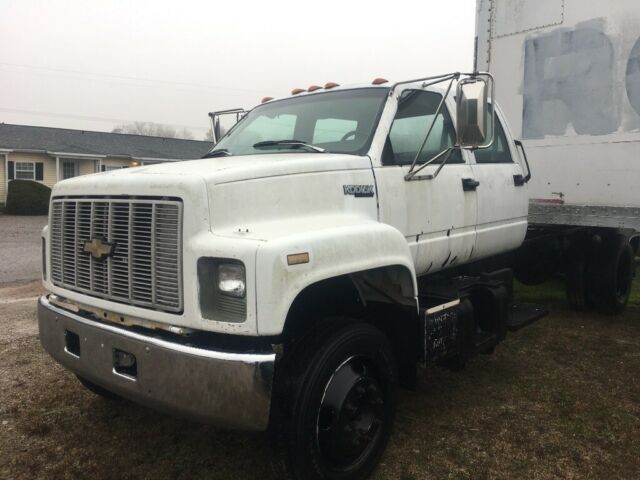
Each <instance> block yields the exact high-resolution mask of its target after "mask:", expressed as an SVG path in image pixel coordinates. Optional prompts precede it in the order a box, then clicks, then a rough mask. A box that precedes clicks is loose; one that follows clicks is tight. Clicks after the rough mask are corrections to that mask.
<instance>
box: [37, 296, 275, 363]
mask: <svg viewBox="0 0 640 480" xmlns="http://www.w3.org/2000/svg"><path fill="white" fill-rule="evenodd" d="M39 302H40V304H41V305H42V306H43V307H46V308H48V309H49V310H52V311H53V312H55V313H58V314H60V315H63V316H65V317H67V318H70V319H72V320H75V321H76V322H79V323H82V324H84V325H87V326H90V327H94V328H99V329H101V330H105V331H107V332H111V333H115V334H117V335H122V336H123V337H126V338H130V339H132V340H138V341H140V342H145V343H149V344H151V345H155V346H156V347H161V348H166V349H168V350H174V351H176V352H180V353H184V354H186V355H195V356H197V357H204V358H211V359H214V360H225V361H230V362H241V363H246V364H254V363H256V362H274V361H275V359H276V354H275V353H235V352H219V351H216V350H206V349H204V348H197V347H190V346H188V345H180V344H179V343H172V342H167V341H166V340H162V339H160V338H155V337H149V336H146V335H141V334H139V333H135V332H130V331H128V330H125V329H123V328H120V327H115V326H112V325H106V324H104V323H99V322H96V321H93V320H88V319H86V318H84V317H82V316H80V315H78V314H76V313H73V312H71V311H68V310H64V309H62V308H59V307H57V306H55V305H53V304H52V303H51V302H50V301H49V299H48V298H47V297H46V296H45V295H43V296H41V297H40V299H39Z"/></svg>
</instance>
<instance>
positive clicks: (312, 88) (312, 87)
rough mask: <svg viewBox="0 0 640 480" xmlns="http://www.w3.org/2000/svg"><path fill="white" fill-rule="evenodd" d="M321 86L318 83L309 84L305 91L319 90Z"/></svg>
mask: <svg viewBox="0 0 640 480" xmlns="http://www.w3.org/2000/svg"><path fill="white" fill-rule="evenodd" d="M321 88H322V87H321V86H320V85H311V86H310V87H309V88H307V92H315V91H316V90H320V89H321Z"/></svg>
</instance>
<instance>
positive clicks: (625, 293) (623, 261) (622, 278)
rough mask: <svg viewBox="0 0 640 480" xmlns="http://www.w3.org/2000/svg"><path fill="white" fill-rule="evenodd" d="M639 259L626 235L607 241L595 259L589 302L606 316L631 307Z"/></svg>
mask: <svg viewBox="0 0 640 480" xmlns="http://www.w3.org/2000/svg"><path fill="white" fill-rule="evenodd" d="M634 267H635V258H634V253H633V249H632V248H631V245H630V244H629V240H628V239H627V238H626V237H625V236H623V235H616V236H612V237H610V238H608V239H606V240H605V242H604V244H603V245H602V248H601V249H600V251H599V252H598V255H597V256H595V257H594V259H593V270H592V272H591V275H590V282H589V287H588V291H589V299H590V301H591V303H592V304H593V306H594V308H595V309H596V310H598V311H600V312H602V313H609V314H615V313H621V312H622V311H623V310H624V309H625V308H626V306H627V302H628V301H629V295H630V294H631V287H632V284H633V276H634V270H635V268H634Z"/></svg>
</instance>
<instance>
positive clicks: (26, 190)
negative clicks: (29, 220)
mask: <svg viewBox="0 0 640 480" xmlns="http://www.w3.org/2000/svg"><path fill="white" fill-rule="evenodd" d="M50 197H51V189H50V188H49V187H47V186H46V185H43V184H41V183H38V182H32V181H31V180H11V181H10V182H9V189H8V191H7V205H6V208H5V212H6V213H7V214H9V215H46V214H47V213H49V198H50Z"/></svg>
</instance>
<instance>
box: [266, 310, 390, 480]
mask: <svg viewBox="0 0 640 480" xmlns="http://www.w3.org/2000/svg"><path fill="white" fill-rule="evenodd" d="M331 323H332V326H331V328H324V329H320V330H319V331H315V332H313V333H312V334H311V335H308V339H307V341H302V342H301V343H302V345H299V346H298V348H296V349H295V350H294V353H293V358H289V359H288V361H286V364H285V366H284V368H286V371H285V373H284V375H283V376H282V377H281V378H280V379H279V385H278V386H277V387H276V388H278V390H279V391H280V395H279V397H280V398H278V399H274V400H276V401H277V402H278V403H277V405H274V408H275V409H277V410H279V412H278V413H276V414H275V415H274V416H273V417H272V422H273V423H274V424H272V429H273V430H272V431H273V432H274V433H275V438H276V442H275V443H276V448H277V449H278V450H277V452H275V453H276V458H277V465H276V467H277V468H276V469H277V471H278V473H281V474H282V473H284V474H286V475H287V476H289V477H291V478H295V479H297V480H320V479H322V480H325V479H331V480H334V479H336V480H337V479H344V478H348V479H349V480H352V479H353V480H356V479H365V478H367V477H368V476H369V475H370V473H371V472H372V471H373V470H374V469H375V467H376V465H377V464H378V462H379V460H380V457H381V456H382V453H383V452H384V449H385V448H386V445H387V442H388V439H389V436H390V434H391V429H392V425H393V419H394V416H395V408H396V385H397V369H396V362H395V358H394V355H393V352H392V349H391V346H390V345H389V342H388V341H387V339H386V337H385V336H384V335H383V334H382V332H381V331H380V330H378V329H377V328H375V327H373V326H371V325H369V324H366V323H351V322H349V323H347V324H346V325H345V324H344V323H342V324H340V323H337V324H336V323H334V322H331ZM285 355H286V353H285Z"/></svg>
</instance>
